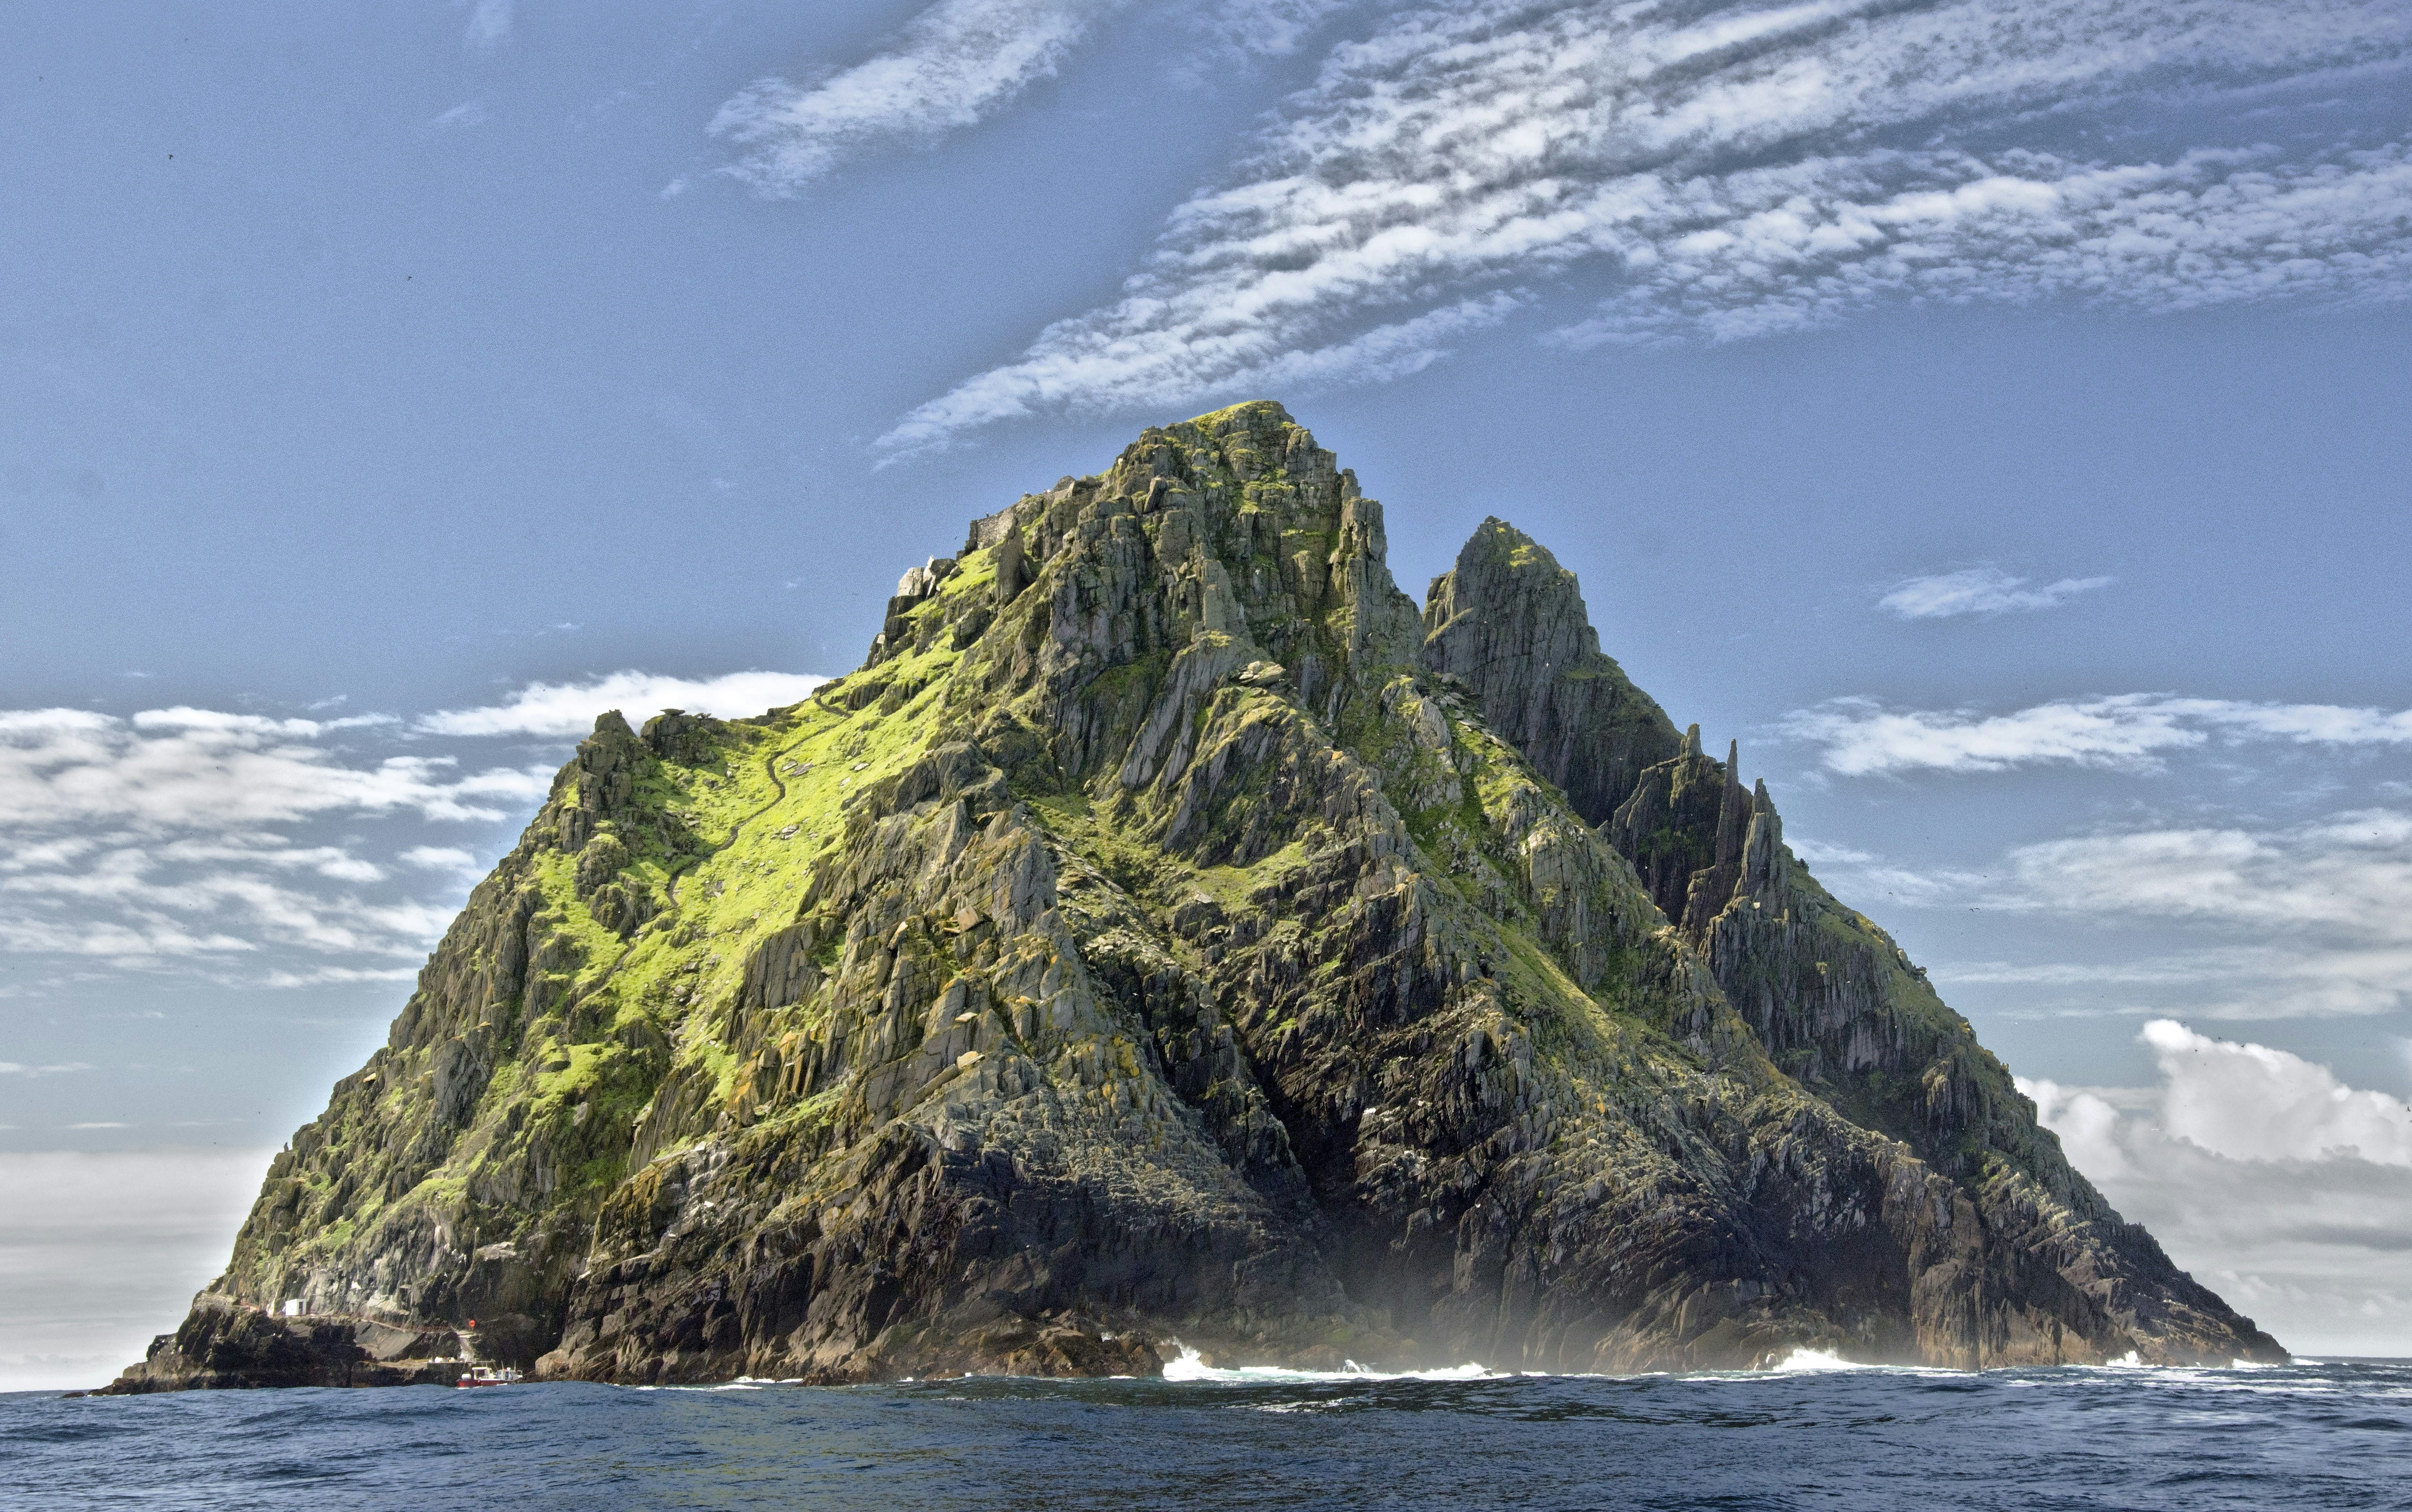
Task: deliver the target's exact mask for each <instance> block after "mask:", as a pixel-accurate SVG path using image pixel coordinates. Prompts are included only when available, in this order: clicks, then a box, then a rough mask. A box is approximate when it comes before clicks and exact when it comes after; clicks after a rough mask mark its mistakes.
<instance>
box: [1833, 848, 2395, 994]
mask: <svg viewBox="0 0 2412 1512" xmlns="http://www.w3.org/2000/svg"><path fill="white" fill-rule="evenodd" d="M1805 859H1810V860H1812V861H1813V862H1814V863H1815V864H1817V865H1818V866H1819V867H1820V869H1821V872H1823V873H1827V874H1829V875H1830V876H1831V880H1832V881H1833V882H1834V884H1835V885H1836V886H1837V887H1838V888H1839V889H1840V890H1841V891H1843V892H1844V893H1845V894H1846V895H1852V896H1861V897H1871V896H1875V897H1881V899H1882V900H1883V901H1884V902H1885V903H1888V904H1889V905H1898V906H1908V907H1914V908H1929V907H1942V908H1954V909H1958V908H1965V907H1976V908H1980V909H1983V910H1987V911H1991V912H1995V913H2004V914H2011V915H2018V914H2026V915H2040V916H2057V917H2061V918H2065V919H2068V920H2071V921H2081V922H2083V923H2085V924H2087V925H2090V926H2092V927H2093V928H2095V929H2096V930H2107V931H2115V932H2119V934H2120V936H2123V937H2125V938H2129V939H2137V938H2144V937H2147V936H2149V935H2150V933H2151V932H2152V931H2155V930H2156V929H2157V930H2163V931H2168V930H2171V929H2173V930H2174V931H2175V932H2176V933H2175V935H2174V940H2175V941H2176V942H2184V941H2187V940H2189V939H2193V940H2198V941H2201V942H2202V943H2198V944H2191V945H2188V944H2184V943H2179V944H2178V947H2176V948H2171V945H2172V943H2173V942H2172V938H2171V937H2169V935H2167V934H2166V933H2165V934H2163V935H2162V936H2159V937H2156V938H2155V947H2153V948H2152V949H2150V950H2148V951H2143V952H2126V953H2121V954H2118V955H2116V956H2114V957H2112V958H2111V959H2108V960H2096V961H2050V962H1999V961H1994V962H1971V963H1937V964H1936V965H1935V966H1934V977H1935V979H1936V980H1937V981H1939V982H1942V983H1944V984H1946V985H1947V986H1951V987H1958V986H1962V985H1984V986H1991V987H2005V988H2027V989H2037V990H2040V991H2039V992H2037V993H2035V994H2025V995H2029V996H2031V997H2034V998H2036V999H2038V1001H2034V1002H2031V1003H2030V1004H2029V1005H2028V1006H2024V1007H2014V1006H2005V1007H2002V1008H2000V1009H1999V1010H1998V1011H2003V1012H2008V1013H2012V1014H2016V1015H2019V1016H2022V1017H2037V1016H2044V1017H2056V1016H2062V1015H2066V1014H2078V1015H2083V1016H2095V1015H2100V1014H2104V1013H2113V1014H2117V1013H2132V1014H2138V1015H2143V1014H2148V1013H2151V1012H2154V1011H2155V1006H2158V1010H2159V1011H2164V1012H2166V1011H2170V1010H2172V1009H2177V1008H2180V1007H2182V1008H2183V1011H2184V1012H2186V1013H2187V1014H2189V1015H2193V1016H2198V1017H2203V1018H2212V1019H2226V1020H2238V1019H2246V1020H2275V1019H2302V1018H2337V1017H2347V1016H2368V1015H2376V1014H2385V1013H2393V1012H2397V1011H2399V1010H2402V1009H2405V1008H2406V1007H2412V814H2407V813H2405V812H2404V811H2403V810H2400V809H2392V808H2370V809H2357V810H2348V811H2344V812H2340V813H2334V814H2329V815H2322V816H2321V817H2319V818H2316V819H2314V820H2311V821H2308V822H2305V823H2301V824H2293V825H2248V824H2242V823H2237V824H2225V825H2203V824H2196V825H2154V826H2140V827H2134V828H2128V829H2114V830H2106V831H2101V832H2097V833H2093V834H2081V835H2070V836H2065V837H2063V838H2060V839H2055V840H2047V841H2040V842H2036V843H2033V844H2023V845H2016V846H2012V847H2011V848H2010V849H2009V850H2008V852H2006V853H2005V854H2003V855H2001V856H2000V857H1998V858H1996V859H1993V861H1991V862H1990V863H1987V864H1985V865H1983V866H1982V867H1981V868H1971V867H1963V868H1960V869H1956V870H1953V871H1949V872H1939V873H1938V872H1926V873H1921V872H1918V871H1915V870H1913V869H1909V868H1904V867H1899V866H1895V865H1892V864H1890V863H1888V862H1887V861H1885V860H1884V859H1882V858H1879V857H1875V856H1871V855H1868V854H1866V853H1864V852H1847V851H1846V852H1838V851H1834V850H1831V849H1826V850H1820V849H1818V848H1816V847H1814V846H1812V847H1809V848H1808V854H1807V856H1806V858H1805Z"/></svg>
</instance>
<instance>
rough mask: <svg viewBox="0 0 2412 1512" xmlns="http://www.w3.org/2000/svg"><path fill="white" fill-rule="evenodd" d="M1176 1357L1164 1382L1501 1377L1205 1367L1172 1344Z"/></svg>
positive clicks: (1460, 1372) (1471, 1372)
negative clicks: (1174, 1347) (1178, 1352)
mask: <svg viewBox="0 0 2412 1512" xmlns="http://www.w3.org/2000/svg"><path fill="white" fill-rule="evenodd" d="M1174 1343H1175V1346H1176V1347H1177V1348H1178V1349H1179V1350H1180V1354H1179V1355H1178V1356H1176V1357H1175V1358H1171V1359H1169V1360H1166V1361H1165V1362H1164V1378H1165V1379H1166V1380H1168V1381H1222V1382H1227V1383H1239V1384H1245V1383H1249V1382H1259V1383H1263V1384H1266V1385H1273V1384H1277V1383H1282V1382H1301V1381H1310V1382H1311V1381H1485V1380H1491V1379H1493V1378H1495V1377H1497V1376H1498V1375H1499V1374H1500V1372H1497V1371H1494V1370H1493V1369H1491V1368H1490V1367H1489V1366H1487V1365H1477V1364H1473V1363H1467V1364H1464V1365H1449V1366H1445V1367H1443V1368H1441V1369H1439V1370H1434V1371H1369V1370H1367V1369H1366V1368H1365V1367H1364V1366H1362V1365H1360V1364H1358V1363H1357V1362H1356V1361H1355V1360H1353V1359H1352V1360H1349V1361H1347V1363H1346V1368H1345V1369H1342V1370H1336V1371H1294V1370H1288V1369H1286V1368H1284V1367H1282V1366H1279V1365H1241V1366H1236V1367H1227V1366H1221V1365H1209V1364H1207V1363H1206V1361H1205V1359H1204V1358H1202V1357H1201V1356H1200V1355H1199V1353H1198V1351H1197V1350H1195V1349H1192V1348H1190V1347H1189V1346H1188V1345H1187V1344H1184V1343H1180V1342H1179V1341H1178V1340H1176V1341H1174Z"/></svg>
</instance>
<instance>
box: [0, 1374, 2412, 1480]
mask: <svg viewBox="0 0 2412 1512" xmlns="http://www.w3.org/2000/svg"><path fill="white" fill-rule="evenodd" d="M1191 1374H1192V1375H1193V1376H1195V1377H1196V1378H1193V1379H1187V1380H1173V1381H1084V1382H1066V1383H1048V1382H1037V1381H1026V1380H1008V1379H994V1378H983V1379H976V1380H970V1381H949V1382H934V1383H929V1384H922V1385H913V1384H906V1385H902V1386H887V1387H854V1388H844V1389H833V1388H821V1387H796V1386H776V1385H764V1386H737V1387H718V1388H710V1389H672V1390H645V1389H629V1388H625V1387H596V1386H524V1387H506V1388H503V1389H499V1390H486V1391H457V1390H438V1389H434V1388H429V1387H417V1388H411V1389H404V1390H384V1391H322V1390H306V1391H228V1392H191V1393H185V1394H183V1395H177V1396H165V1397H136V1398H100V1399H84V1400H76V1401H66V1400H60V1399H58V1398H56V1397H51V1396H34V1395H16V1396H7V1397H0V1504H6V1505H12V1506H13V1505H24V1506H33V1507H43V1508H50V1507H119V1506H143V1507H207V1508H212V1509H216V1508H232V1507H241V1508H283V1507H294V1508H300V1507H308V1508H313V1509H317V1508H328V1507H372V1508H374V1507H413V1508H419V1507H454V1506H476V1505H484V1506H493V1507H497V1508H529V1507H543V1508H551V1507H563V1508H571V1507H575V1508H581V1509H586V1508H597V1509H604V1508H611V1509H616V1508H653V1507H787V1506H810V1507H865V1508H870V1507H878V1508H883V1509H885V1508H893V1507H935V1508H953V1507H966V1508H968V1507H979V1508H1043V1509H1046V1512H1066V1509H1073V1508H1085V1507H1101V1508H1102V1507H1113V1508H1125V1507H1178V1508H1182V1509H1184V1512H1199V1509H1213V1512H1227V1509H1229V1508H1236V1507H1326V1506H1328V1507H1358V1506H1431V1507H1452V1508H1458V1507H1634V1508H1642V1507H1648V1508H1662V1507H1663V1508H1682V1507H1717V1508H1761V1507H1764V1508H1790V1507H1830V1506H1831V1507H1847V1508H1853V1509H1858V1508H1892V1507H1900V1508H1913V1507H1914V1508H1919V1509H1920V1512H1928V1509H1933V1508H1947V1507H2004V1508H2010V1507H2015V1508H2021V1509H2029V1512H2031V1509H2049V1508H2059V1507H2089V1508H2090V1507H2184V1508H2199V1507H2256V1508H2261V1507H2287V1508H2312V1507H2406V1508H2412V1361H2388V1362H2370V1361H2362V1362H2343V1363H2325V1364H2311V1363H2304V1364H2298V1365H2294V1366H2287V1367H2272V1368H2262V1369H2250V1370H2234V1371H2208V1370H2207V1371H2156V1370H2040V1371H1997V1372H1989V1373H1985V1374H1982V1375H1963V1374H1950V1373H1940V1372H1918V1371H1873V1370H1838V1371H1795V1372H1785V1373H1766V1374H1758V1375H1748V1376H1737V1375H1695V1376H1666V1375H1658V1376H1641V1377H1633V1378H1598V1377H1546V1376H1498V1375H1476V1374H1474V1373H1470V1372H1466V1373H1445V1374H1443V1375H1439V1376H1425V1377H1417V1376H1393V1377H1375V1376H1354V1377H1349V1376H1311V1375H1296V1374H1288V1373H1258V1372H1250V1373H1239V1372H1233V1373H1213V1372H1196V1371H1193V1372H1191Z"/></svg>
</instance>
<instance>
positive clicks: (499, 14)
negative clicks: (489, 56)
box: [454, 0, 514, 52]
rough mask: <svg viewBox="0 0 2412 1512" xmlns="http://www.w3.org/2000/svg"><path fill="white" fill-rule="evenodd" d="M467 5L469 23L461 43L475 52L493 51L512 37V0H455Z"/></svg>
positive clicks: (456, 2)
mask: <svg viewBox="0 0 2412 1512" xmlns="http://www.w3.org/2000/svg"><path fill="white" fill-rule="evenodd" d="M454 3H455V4H456V5H465V6H466V7H467V8H468V11H469V24H468V27H467V29H466V30H464V31H463V33H462V34H461V45H462V46H463V47H465V48H467V49H469V50H470V51H473V52H491V51H493V50H494V49H496V48H498V47H500V46H502V45H503V44H504V43H505V42H507V41H509V40H510V39H511V20H512V14H511V13H512V10H513V8H514V7H513V3H512V0H454Z"/></svg>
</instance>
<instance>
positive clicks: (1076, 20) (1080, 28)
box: [711, 0, 1129, 195]
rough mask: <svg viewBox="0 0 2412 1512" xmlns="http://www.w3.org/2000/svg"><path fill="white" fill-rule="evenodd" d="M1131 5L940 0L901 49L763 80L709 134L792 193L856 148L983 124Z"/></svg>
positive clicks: (754, 176) (777, 188)
mask: <svg viewBox="0 0 2412 1512" xmlns="http://www.w3.org/2000/svg"><path fill="white" fill-rule="evenodd" d="M1128 3H1129V0H939V3H938V4H936V5H934V6H932V7H929V8H928V9H926V10H924V11H922V12H921V13H920V14H919V15H918V16H916V17H914V18H913V20H912V21H911V22H907V23H906V25H905V31H904V35H903V36H901V37H898V38H897V40H896V42H895V44H894V45H893V46H891V47H890V48H888V49H887V50H885V51H881V52H878V53H876V54H875V55H873V56H872V57H869V58H866V59H864V60H863V61H862V62H860V63H858V64H855V65H854V66H851V67H847V68H843V69H837V70H833V71H825V72H822V73H820V74H818V75H816V76H814V77H810V78H807V79H806V80H805V81H802V82H801V83H795V82H790V81H787V80H786V79H780V78H769V79H763V80H758V81H756V82H755V83H753V84H751V85H749V86H747V87H746V89H745V90H744V91H743V93H742V94H740V95H737V97H736V98H734V99H732V100H730V101H729V102H728V104H726V105H724V106H722V107H721V108H720V113H719V114H718V115H716V116H714V117H713V122H712V127H711V129H712V132H713V135H714V136H718V137H724V138H727V139H728V140H730V141H732V142H735V143H736V144H737V145H738V146H740V147H742V148H743V149H744V150H745V154H744V156H743V157H742V158H741V159H740V160H739V161H738V163H737V164H736V165H735V167H734V169H732V171H734V172H735V173H737V174H738V176H739V177H741V178H743V179H744V180H745V181H746V182H747V183H750V184H752V185H753V186H754V187H755V188H756V189H757V190H758V191H760V192H762V193H764V194H770V195H791V194H794V193H795V192H797V191H798V190H800V189H802V188H803V187H804V186H805V185H807V184H809V183H813V182H814V181H815V180H816V179H819V178H822V177H824V176H826V175H827V174H828V173H830V172H831V170H832V169H835V168H836V167H837V166H838V165H839V164H840V163H841V162H843V161H844V160H845V159H846V158H847V157H849V156H851V155H854V154H858V153H860V152H863V151H865V150H867V149H869V148H872V147H874V146H878V145H886V144H889V143H892V142H898V141H903V142H914V143H924V142H929V141H932V140H934V139H937V138H938V137H940V136H943V135H945V134H946V133H947V132H949V131H958V130H961V129H963V127H965V126H969V125H974V124H976V123H978V121H979V120H980V119H981V118H982V117H984V116H986V115H988V114H989V113H990V112H991V111H993V110H996V109H997V108H998V107H999V106H1001V105H1003V104H1005V103H1006V102H1007V101H1008V100H1011V99H1013V98H1014V97H1016V96H1017V95H1021V94H1022V92H1023V91H1025V90H1027V89H1029V88H1030V87H1031V86H1032V85H1033V84H1036V83H1037V82H1039V81H1041V80H1045V79H1049V78H1052V77H1053V76H1054V74H1055V71H1056V69H1057V68H1058V67H1059V66H1062V64H1063V61H1064V59H1065V57H1066V55H1067V54H1069V53H1070V52H1071V51H1072V50H1073V49H1074V48H1075V47H1077V46H1078V45H1079V44H1080V43H1081V42H1082V41H1083V40H1085V39H1086V38H1087V37H1088V35H1089V33H1090V31H1091V30H1092V29H1093V28H1095V27H1096V25H1097V24H1098V23H1099V22H1102V21H1104V20H1105V19H1106V18H1108V17H1110V16H1111V15H1112V14H1114V13H1115V12H1116V11H1119V10H1121V9H1123V8H1124V7H1125V6H1126V5H1127V4H1128Z"/></svg>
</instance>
